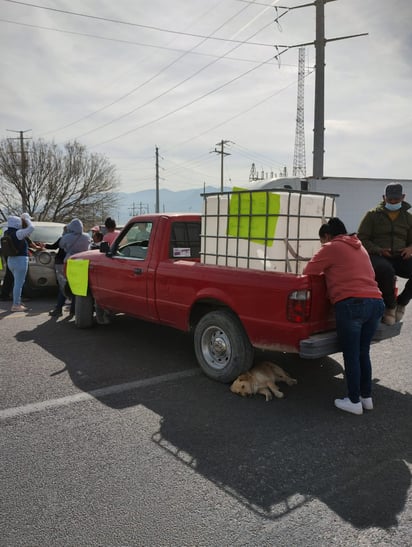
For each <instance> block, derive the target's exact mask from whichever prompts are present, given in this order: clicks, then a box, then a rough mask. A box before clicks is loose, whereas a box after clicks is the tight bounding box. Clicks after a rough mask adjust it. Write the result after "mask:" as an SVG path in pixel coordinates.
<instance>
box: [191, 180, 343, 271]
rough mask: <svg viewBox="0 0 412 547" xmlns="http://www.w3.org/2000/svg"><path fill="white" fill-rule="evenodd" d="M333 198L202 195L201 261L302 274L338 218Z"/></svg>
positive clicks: (283, 193) (271, 193) (278, 193)
mask: <svg viewBox="0 0 412 547" xmlns="http://www.w3.org/2000/svg"><path fill="white" fill-rule="evenodd" d="M335 197H336V196H335V195H333V194H319V193H308V192H297V191H290V190H286V189H276V190H243V189H241V188H238V189H237V188H234V189H233V191H232V192H222V193H212V194H204V195H203V198H204V199H203V214H202V232H201V253H200V256H201V261H202V262H203V263H205V264H215V265H223V266H235V267H240V268H252V269H258V270H273V271H280V272H291V273H296V274H300V273H302V271H303V268H304V266H305V264H306V262H307V261H308V260H309V259H310V258H311V257H312V256H313V254H314V253H315V252H316V251H317V250H318V249H319V247H320V242H319V228H320V226H321V225H322V224H323V223H324V222H326V220H328V219H329V218H330V217H333V216H336V204H335Z"/></svg>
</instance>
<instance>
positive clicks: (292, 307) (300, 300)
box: [287, 290, 311, 323]
mask: <svg viewBox="0 0 412 547" xmlns="http://www.w3.org/2000/svg"><path fill="white" fill-rule="evenodd" d="M310 305H311V293H310V291H307V290H305V291H294V292H292V293H290V295H289V298H288V311H287V317H288V320H289V321H292V323H304V322H305V321H307V320H308V319H309V316H310Z"/></svg>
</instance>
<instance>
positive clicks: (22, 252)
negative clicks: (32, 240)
mask: <svg viewBox="0 0 412 547" xmlns="http://www.w3.org/2000/svg"><path fill="white" fill-rule="evenodd" d="M33 230H34V225H33V224H32V222H31V219H30V216H29V214H28V213H23V214H22V215H21V217H18V216H14V215H11V216H9V217H8V219H7V230H6V231H5V232H4V235H7V236H10V237H11V240H12V243H13V245H14V247H15V248H16V251H17V254H16V255H15V256H9V257H8V258H7V267H8V268H9V269H10V271H11V273H12V274H13V277H14V286H13V305H12V307H11V311H13V312H15V311H27V308H26V306H23V305H22V303H21V292H22V289H23V285H24V280H25V279H26V273H27V268H28V267H29V244H28V242H27V240H26V238H27V237H28V236H29V235H30V234H31V233H32V232H33Z"/></svg>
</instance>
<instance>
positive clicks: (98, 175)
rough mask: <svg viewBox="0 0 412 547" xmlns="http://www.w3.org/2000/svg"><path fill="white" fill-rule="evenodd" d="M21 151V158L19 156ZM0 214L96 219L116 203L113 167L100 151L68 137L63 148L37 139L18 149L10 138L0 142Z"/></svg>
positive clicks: (64, 219) (58, 219)
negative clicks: (94, 150) (90, 151)
mask: <svg viewBox="0 0 412 547" xmlns="http://www.w3.org/2000/svg"><path fill="white" fill-rule="evenodd" d="M22 156H24V157H22ZM0 180H1V191H0V216H1V217H2V218H3V219H4V220H5V219H6V218H7V216H8V215H9V214H18V215H20V214H21V213H22V212H28V213H29V214H30V215H31V216H33V217H34V218H35V219H36V220H43V221H52V222H69V221H70V220H71V219H72V218H75V217H78V218H81V220H82V221H83V223H84V224H85V225H89V224H90V225H91V224H95V223H96V220H101V219H103V218H105V217H106V216H107V215H108V211H110V209H112V208H113V205H115V202H116V198H115V195H114V194H113V191H114V190H115V189H116V188H117V186H118V178H117V175H116V170H115V167H114V166H113V165H111V164H110V163H109V161H108V159H107V158H106V157H105V156H103V155H100V154H90V153H88V152H87V149H86V147H85V146H84V145H81V144H79V143H78V142H76V141H74V142H67V143H66V144H65V145H64V147H63V148H60V147H59V146H57V145H56V144H55V143H54V142H53V143H50V142H45V141H43V140H41V139H39V140H37V141H30V142H29V143H28V144H27V145H26V146H25V152H24V154H21V150H20V146H18V145H16V142H15V141H14V139H13V140H12V139H5V140H3V141H0Z"/></svg>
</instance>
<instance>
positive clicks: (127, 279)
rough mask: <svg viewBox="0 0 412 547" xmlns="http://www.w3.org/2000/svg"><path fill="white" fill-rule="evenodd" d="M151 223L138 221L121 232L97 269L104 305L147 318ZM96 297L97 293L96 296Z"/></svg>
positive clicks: (114, 309) (101, 303) (100, 298)
mask: <svg viewBox="0 0 412 547" xmlns="http://www.w3.org/2000/svg"><path fill="white" fill-rule="evenodd" d="M151 229H152V223H151V222H136V223H134V224H131V225H130V226H129V227H128V229H127V231H124V232H122V233H121V234H120V235H119V236H118V237H117V239H116V241H115V242H114V243H113V244H112V246H111V253H112V256H111V258H109V257H105V260H103V261H102V262H101V263H100V264H99V268H98V283H97V285H98V292H99V295H98V301H99V303H100V305H101V306H102V307H107V308H109V309H111V310H113V311H122V312H124V313H126V314H127V315H132V316H134V317H142V318H147V311H148V304H147V283H148V280H147V272H148V263H149V260H148V254H149V245H150V234H151ZM96 296H97V295H96Z"/></svg>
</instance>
